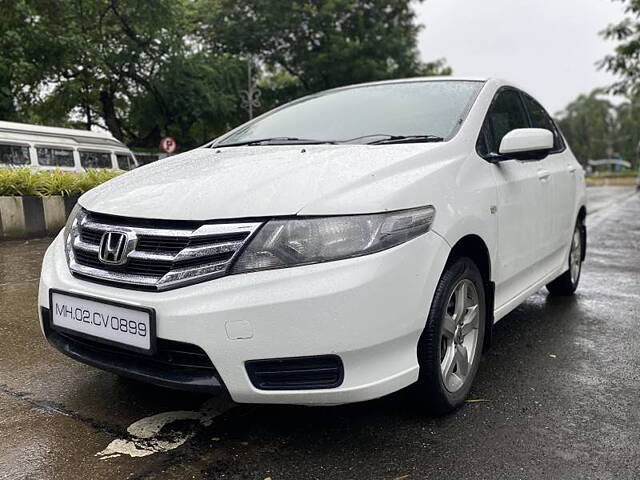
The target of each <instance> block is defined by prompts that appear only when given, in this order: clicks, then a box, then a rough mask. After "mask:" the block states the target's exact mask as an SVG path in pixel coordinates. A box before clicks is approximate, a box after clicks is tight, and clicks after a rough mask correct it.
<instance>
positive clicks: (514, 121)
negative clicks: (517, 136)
mask: <svg viewBox="0 0 640 480" xmlns="http://www.w3.org/2000/svg"><path fill="white" fill-rule="evenodd" d="M528 127H529V122H528V120H527V116H526V113H525V110H524V107H523V105H522V100H520V94H519V93H518V92H517V91H516V90H511V89H508V90H502V91H501V92H499V93H498V95H497V96H496V97H495V99H494V100H493V103H492V104H491V107H490V108H489V112H488V113H487V117H486V119H485V123H484V125H483V127H482V131H481V134H480V138H479V139H478V145H477V149H478V153H479V154H480V155H487V154H490V153H496V154H497V153H498V150H499V148H500V142H501V141H502V138H503V137H504V136H505V135H506V134H507V133H509V132H510V131H511V130H515V129H516V128H528Z"/></svg>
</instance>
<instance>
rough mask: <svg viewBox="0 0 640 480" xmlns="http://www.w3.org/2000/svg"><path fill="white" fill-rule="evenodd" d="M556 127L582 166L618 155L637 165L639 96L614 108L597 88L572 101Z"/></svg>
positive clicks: (639, 116)
mask: <svg viewBox="0 0 640 480" xmlns="http://www.w3.org/2000/svg"><path fill="white" fill-rule="evenodd" d="M558 124H559V126H560V129H561V130H562V132H563V133H564V135H565V136H566V137H567V141H568V142H569V145H570V146H571V149H572V150H573V152H574V153H575V155H576V157H577V158H578V160H579V161H580V162H581V163H583V164H586V163H587V161H589V160H598V159H605V158H611V157H617V156H620V157H622V158H624V159H625V160H627V161H630V162H631V163H632V164H633V163H635V164H636V166H637V155H638V150H637V149H638V144H639V143H638V142H640V97H637V96H636V97H633V98H630V99H627V100H626V101H623V102H622V103H619V104H617V105H615V104H613V103H612V102H611V101H610V100H609V99H608V98H607V97H606V91H605V90H603V89H596V90H594V91H593V92H591V93H590V94H589V95H580V96H579V97H578V98H577V99H576V100H574V101H573V102H571V103H570V104H569V105H568V106H567V107H566V108H565V110H564V111H563V112H561V113H560V114H559V115H558Z"/></svg>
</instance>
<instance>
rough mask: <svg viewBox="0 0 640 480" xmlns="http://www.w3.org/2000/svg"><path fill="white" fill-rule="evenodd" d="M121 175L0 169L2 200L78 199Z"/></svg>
mask: <svg viewBox="0 0 640 480" xmlns="http://www.w3.org/2000/svg"><path fill="white" fill-rule="evenodd" d="M121 173H123V172H120V171H117V170H88V171H87V172H82V173H75V172H64V171H62V170H52V171H44V170H32V169H29V168H0V197H1V196H9V197H12V196H27V195H30V196H37V197H48V196H53V195H62V196H66V197H77V196H80V195H82V194H83V193H84V192H86V191H88V190H91V189H92V188H93V187H95V186H97V185H100V184H101V183H104V182H106V181H107V180H111V179H112V178H114V177H117V176H118V175H120V174H121Z"/></svg>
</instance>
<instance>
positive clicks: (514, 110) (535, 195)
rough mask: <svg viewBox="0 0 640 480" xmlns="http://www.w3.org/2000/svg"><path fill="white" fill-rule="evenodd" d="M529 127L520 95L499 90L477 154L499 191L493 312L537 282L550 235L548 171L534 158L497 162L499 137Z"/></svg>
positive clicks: (486, 120)
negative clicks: (489, 169)
mask: <svg viewBox="0 0 640 480" xmlns="http://www.w3.org/2000/svg"><path fill="white" fill-rule="evenodd" d="M528 127H529V119H528V117H527V113H526V110H525V108H524V104H523V103H522V99H521V96H520V92H519V91H517V90H515V89H512V88H503V89H501V90H500V91H499V92H498V93H497V94H496V97H495V98H494V100H493V102H492V104H491V107H490V108H489V111H488V113H487V117H486V119H485V122H484V125H483V127H482V131H481V135H480V138H479V140H478V154H479V155H480V156H482V157H484V158H485V159H487V160H488V161H491V162H492V170H493V175H494V179H495V183H496V188H497V198H498V200H497V205H496V214H497V217H498V232H497V238H498V246H497V259H496V260H497V261H496V262H495V265H496V271H495V272H494V274H495V275H494V276H495V279H496V297H495V300H496V307H497V308H499V307H501V306H503V305H505V304H506V303H507V302H509V301H510V300H512V299H514V298H515V297H517V296H518V295H519V294H521V293H523V292H524V291H525V290H527V289H528V288H529V287H531V286H532V285H533V284H535V283H536V282H538V281H539V280H540V278H541V277H542V275H543V272H542V269H541V267H540V258H541V257H542V256H543V252H544V246H543V245H544V242H545V239H546V237H547V236H548V235H549V233H550V230H551V221H550V217H549V209H550V206H551V203H550V198H549V193H550V188H549V177H550V173H549V171H548V170H547V169H546V168H545V166H544V165H543V164H542V163H541V162H540V161H537V160H533V159H532V160H524V161H522V160H503V161H496V160H497V159H499V154H498V150H499V146H500V142H501V141H502V138H503V137H504V136H505V135H506V134H507V133H508V132H510V131H511V130H514V129H517V128H528Z"/></svg>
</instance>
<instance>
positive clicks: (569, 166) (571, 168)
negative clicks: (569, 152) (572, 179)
mask: <svg viewBox="0 0 640 480" xmlns="http://www.w3.org/2000/svg"><path fill="white" fill-rule="evenodd" d="M567 170H569V171H570V172H571V173H574V172H575V171H576V166H575V165H567Z"/></svg>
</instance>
